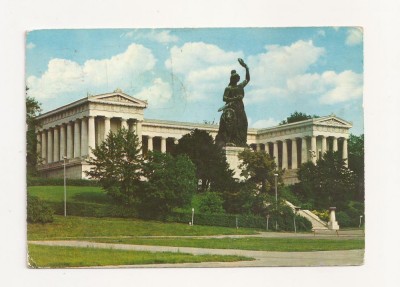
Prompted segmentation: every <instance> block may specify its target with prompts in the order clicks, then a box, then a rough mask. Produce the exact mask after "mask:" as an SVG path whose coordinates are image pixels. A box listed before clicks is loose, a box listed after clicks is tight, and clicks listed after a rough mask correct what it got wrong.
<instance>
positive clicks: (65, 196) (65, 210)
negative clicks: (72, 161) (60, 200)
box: [63, 156, 67, 217]
mask: <svg viewBox="0 0 400 287" xmlns="http://www.w3.org/2000/svg"><path fill="white" fill-rule="evenodd" d="M63 159H64V217H67V178H66V176H65V160H66V159H67V157H66V156H63Z"/></svg>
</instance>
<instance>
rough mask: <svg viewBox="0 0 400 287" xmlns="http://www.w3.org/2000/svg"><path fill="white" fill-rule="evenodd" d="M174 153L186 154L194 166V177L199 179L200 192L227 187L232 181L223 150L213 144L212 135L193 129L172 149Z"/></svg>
mask: <svg viewBox="0 0 400 287" xmlns="http://www.w3.org/2000/svg"><path fill="white" fill-rule="evenodd" d="M174 154H175V155H179V154H186V155H187V156H188V157H189V158H190V160H191V161H192V162H193V163H194V164H195V166H196V177H197V179H199V180H201V187H200V190H201V191H202V192H204V191H207V190H209V189H210V188H211V189H212V190H215V191H223V190H226V189H229V188H230V187H231V185H232V184H233V183H234V180H233V172H232V170H230V169H229V164H228V163H227V161H226V157H225V154H224V152H223V150H222V149H221V148H220V147H218V146H217V145H215V144H214V140H213V138H212V136H211V135H210V134H209V133H208V132H206V131H202V130H198V129H195V130H193V131H192V132H191V133H189V134H186V135H184V136H183V137H182V138H181V139H180V140H179V143H178V145H177V146H176V148H175V151H174Z"/></svg>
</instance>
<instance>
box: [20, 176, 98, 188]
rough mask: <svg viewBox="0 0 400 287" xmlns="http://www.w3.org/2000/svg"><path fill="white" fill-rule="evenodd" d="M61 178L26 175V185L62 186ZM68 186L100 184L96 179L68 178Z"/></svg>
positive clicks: (62, 180)
mask: <svg viewBox="0 0 400 287" xmlns="http://www.w3.org/2000/svg"><path fill="white" fill-rule="evenodd" d="M63 185H64V179H63V178H42V177H27V186H63ZM67 185H69V186H100V185H99V183H98V181H96V180H88V179H69V178H67Z"/></svg>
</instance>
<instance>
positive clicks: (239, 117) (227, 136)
mask: <svg viewBox="0 0 400 287" xmlns="http://www.w3.org/2000/svg"><path fill="white" fill-rule="evenodd" d="M238 61H239V64H240V65H241V66H242V67H244V68H245V69H246V79H245V80H244V81H243V82H241V83H239V80H240V76H239V75H238V74H237V73H236V71H235V70H232V71H231V78H230V82H229V85H228V87H226V88H225V91H224V96H223V101H224V102H225V103H226V104H225V105H224V106H223V107H221V108H220V109H219V110H218V111H219V112H220V111H222V115H221V119H220V122H219V130H218V135H217V137H216V139H215V141H216V143H217V144H218V145H219V146H238V147H245V146H247V126H248V124H247V117H246V112H245V111H244V105H243V98H244V87H245V86H246V85H247V84H248V82H249V81H250V72H249V67H248V66H247V65H246V64H245V62H244V61H243V60H242V59H240V58H239V59H238ZM238 83H239V84H238Z"/></svg>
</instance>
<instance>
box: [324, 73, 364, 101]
mask: <svg viewBox="0 0 400 287" xmlns="http://www.w3.org/2000/svg"><path fill="white" fill-rule="evenodd" d="M322 81H323V82H324V83H326V85H327V86H330V87H332V88H331V89H327V90H326V91H325V93H324V94H323V95H322V97H321V98H320V102H321V103H322V104H334V103H340V102H345V101H348V100H353V99H357V98H361V97H362V95H363V78H362V75H361V74H357V73H354V72H353V71H344V72H342V73H340V74H336V73H335V72H332V71H330V72H325V73H323V74H322Z"/></svg>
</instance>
